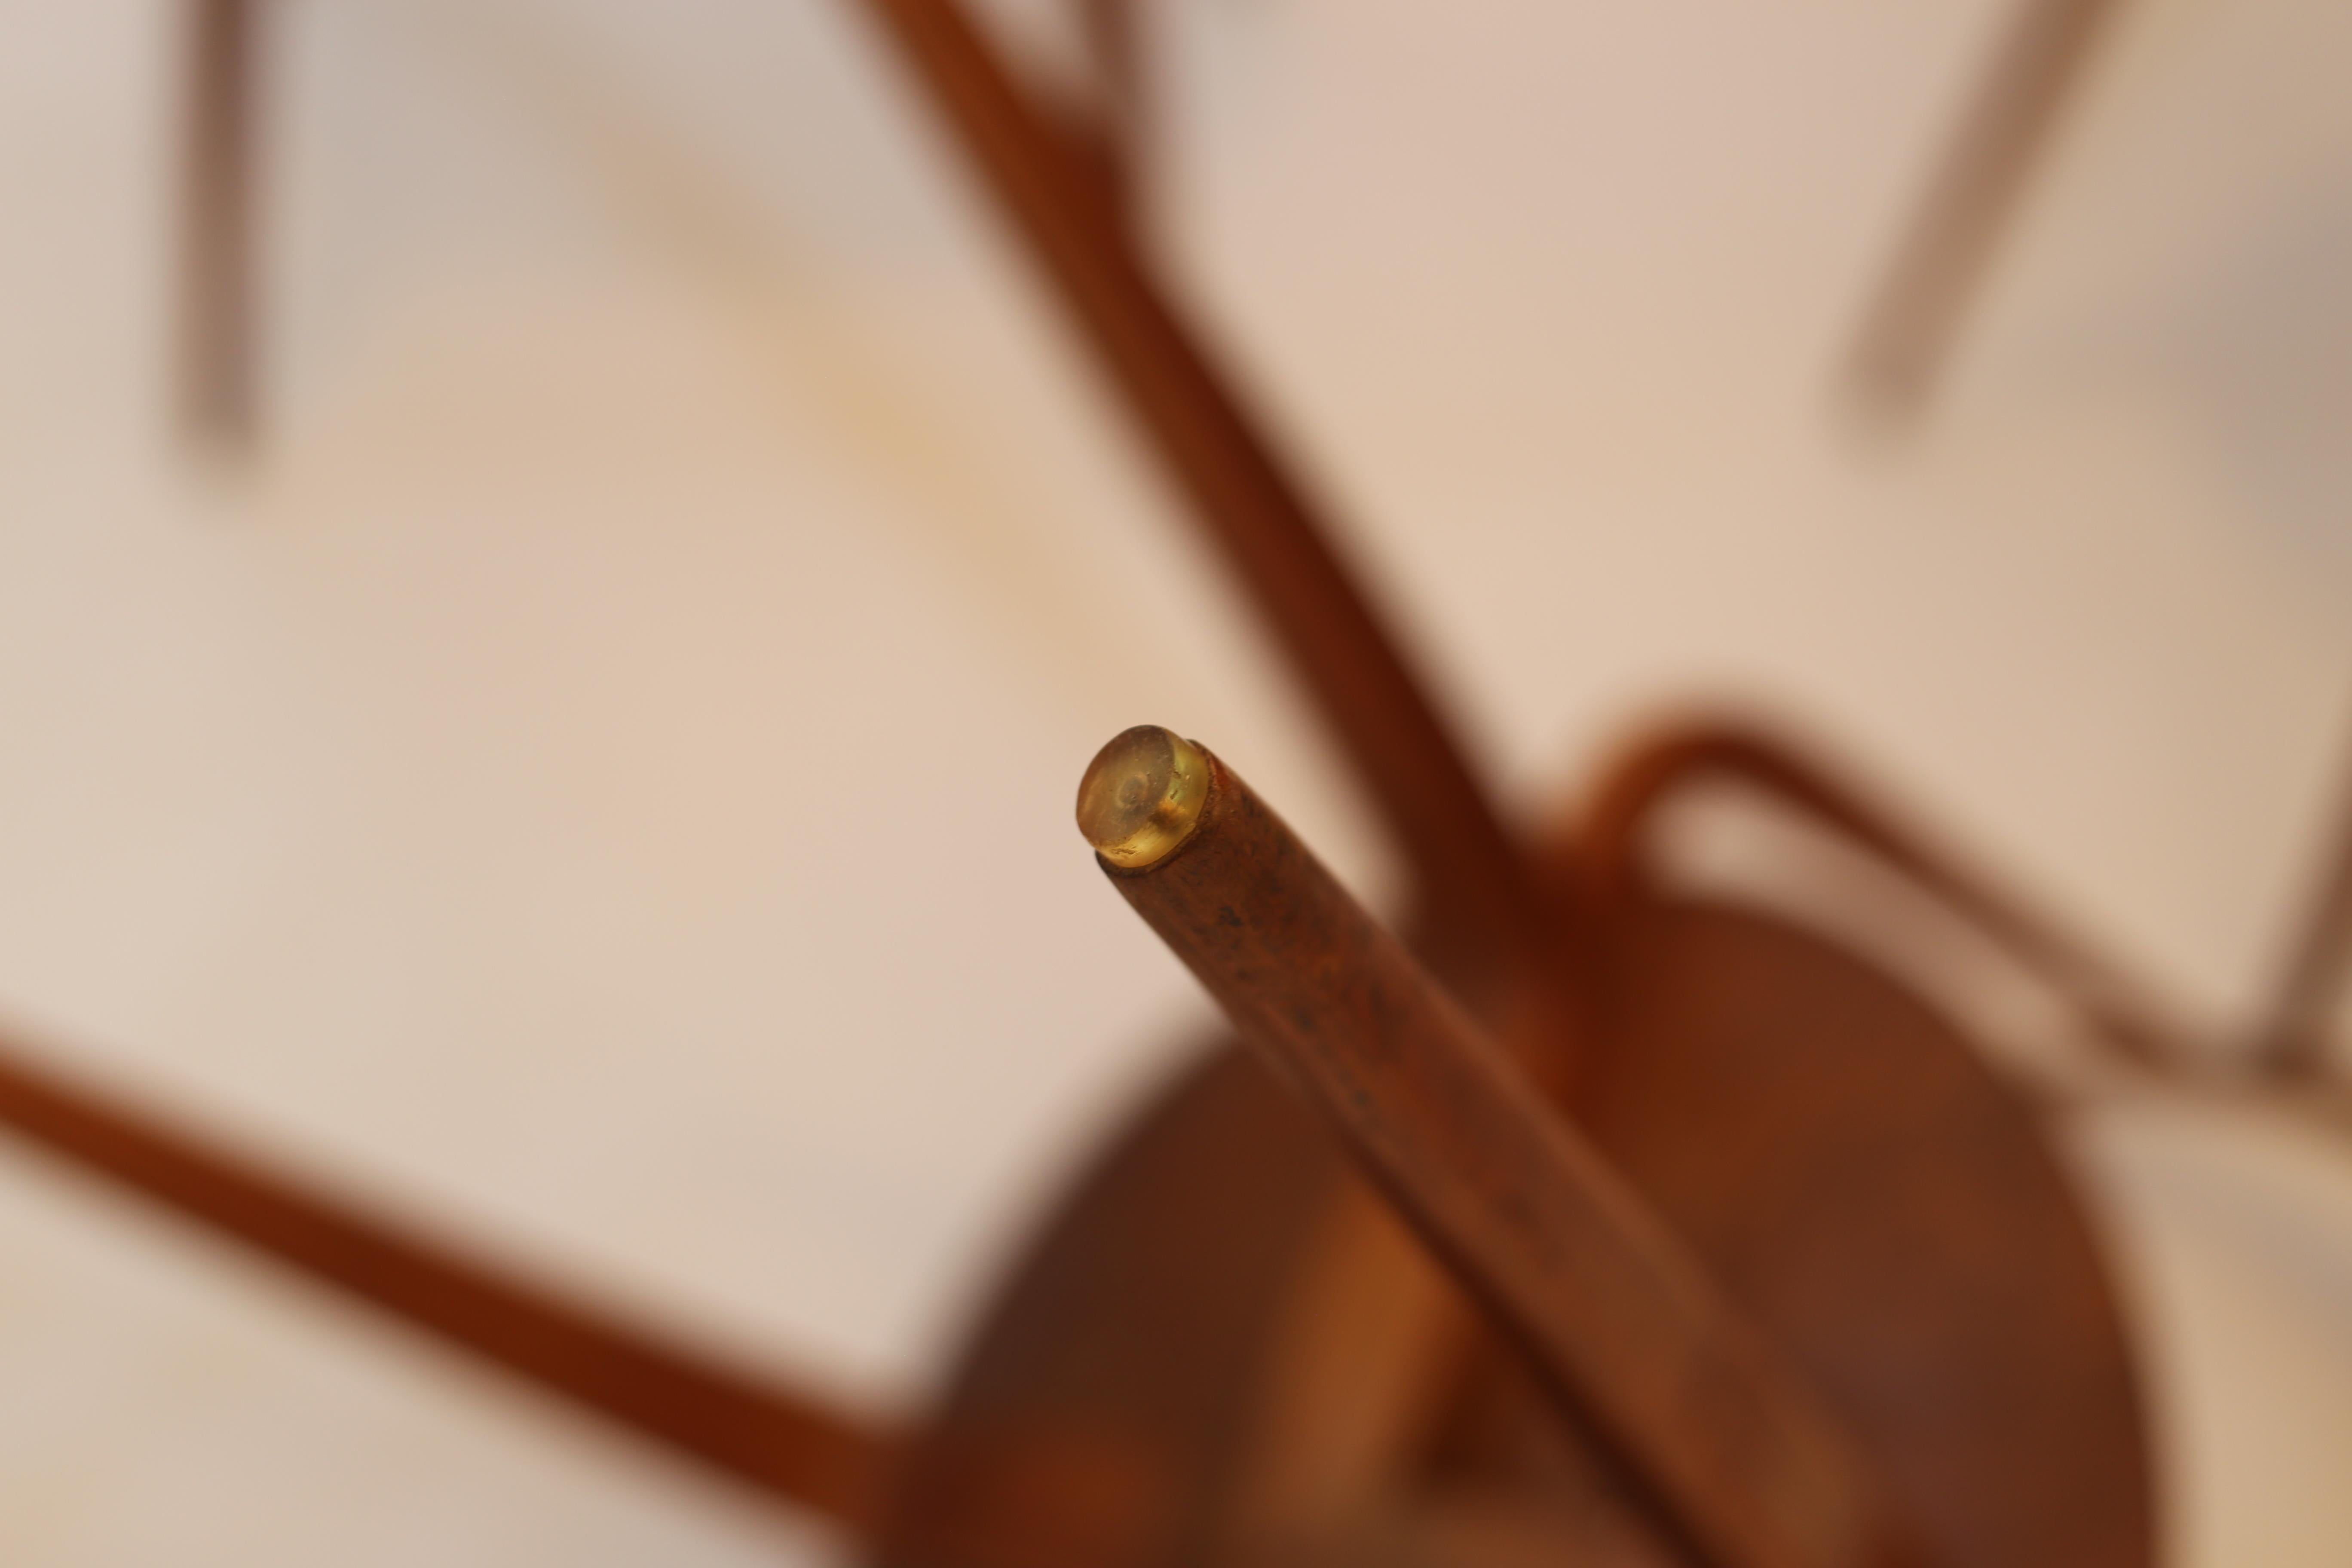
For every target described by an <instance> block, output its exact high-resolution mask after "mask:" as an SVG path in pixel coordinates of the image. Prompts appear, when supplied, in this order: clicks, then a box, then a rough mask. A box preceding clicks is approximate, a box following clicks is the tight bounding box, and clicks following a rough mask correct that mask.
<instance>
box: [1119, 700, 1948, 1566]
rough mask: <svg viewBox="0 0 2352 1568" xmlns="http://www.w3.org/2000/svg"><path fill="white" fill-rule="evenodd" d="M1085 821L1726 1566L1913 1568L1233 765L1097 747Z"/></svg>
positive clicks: (1614, 1179) (1890, 1528) (1654, 1248)
mask: <svg viewBox="0 0 2352 1568" xmlns="http://www.w3.org/2000/svg"><path fill="white" fill-rule="evenodd" d="M1078 824H1079V827H1080V830H1081V831H1082V832H1084V833H1085V835H1086V837H1087V841H1088V842H1089V843H1091V844H1092V845H1094V847H1095V848H1096V851H1097V857H1098V858H1099V859H1100V861H1101V864H1102V866H1103V868H1104V870H1105V872H1106V873H1107V874H1108V876H1109V878H1110V879H1111V882H1112V883H1113V885H1114V886H1116V887H1117V888H1118V890H1119V892H1120V893H1121V894H1122V895H1124V896H1125V898H1126V899H1127V901H1128V902H1129V904H1130V905H1132V906H1133V907H1134V909H1135V910H1136V912H1137V913H1139V914H1140V915H1141V916H1142V917H1143V919H1144V921H1146V922H1147V923H1148V924H1149V925H1150V927H1151V928H1152V930H1153V931H1157V932H1158V933H1159V934H1160V938H1161V940H1163V941H1164V942H1167V943H1168V945H1169V946H1170V947H1171V949H1173V950H1174V951H1175V952H1176V954H1177V956H1178V957H1180V958H1181V959H1182V960H1183V961H1184V962H1185V963H1186V964H1187V965H1189V966H1190V967H1191V969H1192V973H1194V974H1195V975H1196V976H1197V977H1199V979H1200V981H1201V983H1202V984H1203V985H1205V986H1206V987H1207V988H1208V990H1209V991H1210V993H1211V994H1213V995H1214V996H1215V997H1216V999H1217V1001H1218V1002H1219V1004H1220V1005H1223V1008H1224V1010H1225V1012H1226V1014H1227V1016H1229V1017H1230V1018H1231V1019H1232V1020H1233V1023H1234V1027H1235V1028H1236V1029H1238V1030H1239V1031H1240V1033H1241V1035H1242V1037H1243V1038H1244V1039H1245V1040H1247V1041H1249V1043H1250V1044H1251V1045H1252V1046H1253V1047H1255V1048H1256V1049H1257V1050H1258V1051H1260V1052H1261V1053H1262V1054H1264V1055H1265V1057H1266V1058H1268V1059H1269V1060H1270V1061H1271V1062H1272V1063H1273V1064H1274V1065H1275V1066H1276V1068H1278V1069H1279V1070H1280V1071H1281V1072H1282V1073H1283V1074H1284V1075H1285V1076H1286V1077H1287V1078H1288V1079H1290V1080H1291V1082H1292V1083H1293V1084H1294V1085H1295V1086H1296V1087H1297V1089H1299V1090H1300V1091H1301V1092H1302V1093H1303V1094H1304V1095H1305V1096H1306V1098H1307V1100H1309V1101H1310V1102H1312V1103H1313V1104H1315V1105H1316V1106H1318V1108H1319V1109H1320V1110H1322V1111H1323V1112H1324V1113H1325V1114H1326V1115H1327V1116H1328V1118H1329V1119H1330V1120H1331V1121H1332V1122H1333V1123H1334V1124H1335V1125H1336V1126H1337V1128H1338V1129H1339V1131H1340V1133H1341V1134H1342V1135H1343V1136H1344V1138H1345V1139H1346V1141H1347V1142H1348V1144H1349V1148H1350V1149H1351V1150H1352V1152H1354V1154H1355V1155H1356V1157H1357V1159H1358V1160H1359V1161H1360V1163H1362V1164H1363V1166H1364V1167H1365V1168H1366V1169H1367V1171H1368V1172H1369V1173H1370V1174H1371V1175H1372V1176H1373V1177H1374V1178H1375V1179H1376V1180H1377V1181H1378V1182H1379V1183H1380V1184H1381V1185H1382V1187H1383V1188H1384V1189H1385V1190H1386V1191H1387V1192H1388V1194H1390V1196H1391V1198H1392V1200H1393V1201H1394V1202H1395V1203H1396V1205H1397V1206H1398V1208H1399V1209H1400V1210H1402V1212H1403V1214H1404V1215H1405V1216H1406V1217H1407V1218H1408V1219H1409V1220H1410V1221H1411V1222H1412V1224H1413V1226H1415V1227H1416V1229H1418V1231H1419V1232H1420V1234H1421V1235H1422V1237H1423V1239H1424V1240H1425V1241H1426V1242H1427V1243H1428V1244H1429V1246H1430V1247H1431V1248H1432V1249H1433V1251H1434V1252H1436V1253H1437V1254H1438V1255H1439V1256H1440V1258H1442V1259H1443V1260H1444V1262H1445V1263H1446V1264H1447V1265H1448V1266H1449V1267H1450V1268H1451V1269H1452V1270H1453V1271H1454V1274H1455V1275H1456V1276H1457V1277H1458V1278H1459V1279H1461V1280H1462V1282H1463V1283H1464V1284H1465V1286H1466V1287H1468V1289H1470V1290H1471V1292H1472V1293H1473V1294H1474V1295H1475V1297H1476V1298H1477V1299H1478V1300H1480V1301H1481V1303H1482V1304H1483V1305H1484V1306H1485V1308H1486V1310H1487V1311H1488V1313H1489V1315H1490V1316H1491V1317H1492V1318H1493V1319H1494V1320H1495V1321H1496V1323H1497V1324H1498V1326H1500V1327H1501V1328H1502V1329H1504V1330H1505V1331H1507V1332H1508V1333H1510V1334H1511V1335H1513V1336H1514V1337H1515V1338H1516V1339H1517V1340H1518V1341H1519V1342H1520V1343H1521V1344H1522V1345H1523V1346H1524V1347H1525V1348H1526V1350H1527V1351H1528V1353H1529V1354H1530V1356H1531V1357H1532V1358H1533V1360H1534V1362H1535V1363H1536V1364H1537V1365H1538V1367H1539V1368H1540V1369H1541V1370H1542V1371H1543V1373H1545V1374H1546V1375H1547V1377H1548V1378H1549V1380H1550V1383H1551V1385H1552V1387H1553V1390H1554V1392H1555V1394H1558V1395H1559V1396H1561V1397H1562V1398H1563V1400H1564V1401H1565V1402H1566V1403H1567V1404H1569V1405H1570V1406H1572V1407H1574V1408H1576V1409H1579V1410H1581V1411H1584V1412H1587V1413H1589V1414H1590V1415H1591V1416H1592V1418H1593V1419H1594V1420H1595V1422H1596V1424H1597V1425H1598V1426H1600V1428H1601V1431H1602V1432H1603V1433H1604V1434H1606V1435H1607V1436H1609V1438H1610V1439H1611V1440H1612V1442H1614V1443H1615V1444H1616V1445H1617V1446H1618V1447H1619V1448H1620V1450H1621V1452H1622V1454H1623V1455H1624V1457H1625V1458H1627V1459H1629V1460H1630V1461H1631V1462H1632V1463H1633V1467H1634V1468H1635V1470H1636V1471H1637V1472H1638V1473H1639V1474H1641V1475H1642V1476H1643V1477H1644V1478H1645V1479H1647V1480H1648V1482H1649V1483H1650V1485H1651V1486H1652V1487H1653V1488H1654V1490H1655V1492H1656V1494H1657V1495H1658V1497H1659V1498H1660V1499H1661V1500H1662V1501H1663V1503H1664V1507H1665V1509H1666V1510H1667V1512H1668V1514H1669V1515H1670V1517H1671V1519H1672V1521H1674V1522H1675V1524H1676V1525H1677V1526H1679V1528H1680V1529H1681V1530H1682V1531H1686V1532H1687V1535H1688V1537H1689V1538H1690V1539H1692V1540H1694V1541H1695V1542H1696V1543H1697V1544H1698V1545H1699V1546H1700V1547H1701V1549H1702V1550H1703V1552H1704V1553H1705V1554H1706V1557H1707V1558H1708V1559H1709V1560H1710V1561H1712V1562H1715V1563H1718V1564H1723V1565H1726V1568H1860V1565H1862V1564H1889V1563H1910V1562H1913V1561H1915V1560H1916V1559H1915V1558H1913V1557H1912V1556H1911V1555H1910V1554H1909V1553H1908V1552H1906V1550H1905V1549H1904V1548H1903V1547H1902V1545H1901V1544H1900V1537H1899V1536H1898V1535H1897V1533H1896V1531H1895V1520H1894V1515H1893V1513H1892V1511H1891V1510H1890V1509H1889V1508H1888V1506H1887V1504H1886V1503H1885V1500H1884V1499H1883V1498H1882V1497H1881V1496H1880V1494H1879V1492H1878V1490H1877V1489H1876V1487H1875V1486H1874V1483H1873V1481H1872V1479H1871V1478H1870V1477H1869V1476H1868V1475H1867V1474H1866V1473H1865V1471H1864V1469H1863V1468H1862V1466H1861V1464H1860V1462H1859V1461H1858V1459H1857V1458H1856V1457H1855V1456H1854V1455H1853V1453H1852V1452H1851V1451H1850V1450H1849V1448H1848V1447H1847V1445H1846V1443H1845V1441H1844V1439H1843V1436H1842V1435H1841V1433H1840V1432H1839V1430H1838V1428H1837V1426H1836V1425H1835V1424H1834V1422H1833V1421H1832V1419H1831V1417H1830V1416H1829V1415H1828V1414H1827V1413H1826V1412H1825V1411H1824V1410H1823V1409H1822V1408H1821V1407H1820V1406H1818V1405H1816V1404H1815V1402H1814V1400H1813V1398H1812V1397H1811V1394H1810V1392H1809V1391H1808V1390H1807V1388H1806V1387H1805V1386H1804V1385H1803V1384H1801V1382H1800V1381H1799V1380H1798V1379H1797V1377H1796V1376H1795V1375H1794V1374H1793V1373H1790V1371H1789V1370H1788V1369H1787V1368H1785V1367H1784V1366H1783V1365H1782V1364H1781V1363H1780V1361H1779V1359H1778V1358H1777V1357H1776V1356H1775V1355H1774V1354H1773V1353H1771V1352H1770V1351H1769V1347H1768V1346H1767V1345H1766V1344H1765V1343H1764V1342H1763V1341H1762V1340H1761V1339H1760V1338H1759V1336H1758V1335H1757V1334H1756V1333H1755V1332H1754V1331H1751V1330H1750V1329H1749V1328H1748V1326H1747V1325H1746V1324H1745V1323H1744V1321H1741V1319H1740V1318H1739V1317H1738V1314H1737V1313H1736V1312H1735V1311H1734V1310H1732V1309H1731V1307H1730V1306H1729V1305H1728V1304H1727V1302H1726V1301H1725V1300H1723V1299H1722V1297H1721V1296H1720V1295H1719V1294H1718V1293H1717V1290H1716V1289H1715V1287H1714V1285H1713V1284H1712V1282H1711V1281H1710V1280H1709V1279H1708V1278H1707V1277H1706V1273H1705V1272H1704V1271H1703V1269H1702V1268H1700V1267H1699V1265H1698V1264H1697V1262H1696V1259H1695V1258H1693V1257H1692V1256H1691V1255H1690V1253H1689V1252H1688V1251H1687V1250H1686V1249H1685V1247H1683V1246H1682V1244H1681V1243H1680V1241H1679V1240H1678V1238H1676V1237H1675V1236H1674V1235H1673V1234H1672V1232H1671V1231H1669V1230H1668V1229H1667V1227H1666V1226H1664V1223H1663V1222H1661V1221H1660V1220H1659V1219H1657V1218H1656V1216H1655V1215H1653V1214H1652V1212H1651V1211H1650V1209H1649V1207H1648V1206H1647V1205H1646V1204H1644V1203H1643V1200H1642V1199H1641V1198H1640V1196H1639V1195H1638V1194H1636V1193H1635V1192H1634V1191H1633V1189H1632V1187H1631V1186H1629V1185H1628V1184H1626V1182H1625V1181H1624V1180H1623V1179H1622V1177H1621V1176H1619V1175H1618V1174H1617V1173H1616V1171H1615V1170H1614V1168H1613V1167H1612V1166H1611V1165H1610V1164H1609V1163H1608V1162H1607V1161H1606V1160H1605V1159H1604V1158H1603V1157H1602V1156H1601V1154H1600V1153H1599V1152H1597V1151H1596V1150H1595V1149H1594V1148H1593V1147H1592V1146H1591V1144H1589V1143H1587V1142H1585V1141H1584V1140H1583V1139H1582V1138H1581V1137H1580V1136H1579V1135H1578V1134H1577V1133H1576V1132H1575V1131H1573V1130H1572V1129H1571V1128H1570V1126H1569V1124H1568V1123H1567V1122H1566V1121H1563V1120H1562V1119H1561V1118H1559V1116H1557V1115H1555V1114H1553V1113H1552V1112H1551V1111H1550V1110H1549V1109H1548V1108H1547V1107H1545V1106H1544V1105H1543V1104H1542V1103H1541V1101H1540V1100H1538V1097H1537V1096H1536V1094H1535V1092H1534V1090H1533V1089H1531V1087H1530V1086H1529V1085H1528V1082H1527V1081H1526V1080H1525V1079H1522V1078H1521V1077H1520V1076H1519V1075H1518V1074H1517V1071H1516V1070H1515V1069H1514V1068H1512V1066H1511V1065H1510V1064H1509V1063H1508V1062H1507V1060H1506V1058H1504V1057H1503V1055H1502V1054H1501V1052H1500V1050H1499V1049H1498V1048H1497V1047H1495V1046H1494V1045H1493V1044H1491V1043H1490V1042H1489V1041H1487V1040H1486V1039H1485V1038H1484V1037H1481V1036H1480V1034H1479V1033H1478V1031H1477V1029H1476V1028H1475V1026H1473V1025H1472V1024H1471V1023H1470V1022H1469V1021H1468V1019H1467V1017H1466V1016H1465V1015H1464V1013H1463V1012H1462V1011H1461V1010H1460V1009H1459V1008H1457V1007H1456V1006H1455V1005H1454V1003H1453V1002H1452V1000H1451V999H1450V998H1448V997H1447V996H1446V995H1445V994H1444V993H1443V992H1441V991H1440V990H1439V989H1438V988H1437V986H1436V984H1434V983H1433V981H1432V980H1430V978H1429V977H1428V976H1427V975H1426V974H1425V973H1423V971H1422V970H1421V969H1420V968H1419V967H1418V966H1417V965H1416V964H1415V963H1414V962H1413V960H1412V957H1411V956H1410V955H1409V954H1408V953H1407V952H1405V950H1404V949H1403V947H1402V945H1401V944H1400V943H1399V942H1397V941H1396V939H1395V938H1393V937H1392V936H1391V935H1390V934H1389V933H1388V932H1387V931H1384V930H1383V929H1381V926H1380V925H1379V924H1378V923H1377V922H1375V921H1373V920H1372V919H1371V917H1370V916H1369V915H1368V914H1366V913H1365V912H1364V911H1363V910H1362V909H1361V908H1360V906H1358V905H1357V904H1356V903H1355V901H1354V900H1352V899H1350V898H1349V895H1348V894H1347V892H1346V891H1345V890H1343V889H1341V888H1340V887H1339V884H1338V883H1337V882H1336V881H1334V880H1333V879H1332V878H1331V876H1330V874H1329V873H1328V872H1327V871H1326V870H1324V868H1322V866H1321V865H1320V864H1318V862H1317V861H1316V859H1315V858H1314V857H1313V856H1312V855H1311V854H1309V853H1308V852H1307V849H1306V847H1304V846H1303V845H1301V844H1300V843H1299V841H1298V840H1297V837H1294V836H1293V835H1292V833H1291V832H1290V830H1289V828H1287V827H1286V826H1284V824H1283V823H1282V821H1281V820H1280V819H1279V818H1278V817H1276V816H1275V815H1274V813H1273V812H1272V811H1271V810H1269V809H1268V808H1267V807H1266V806H1265V804H1264V803H1263V802H1261V801H1260V800H1259V799H1258V798H1257V797H1256V796H1255V795H1253V794H1252V793H1251V792H1250V790H1249V787H1248V786H1247V785H1246V784H1244V783H1243V782H1242V781H1241V779H1240V778H1239V777H1237V776H1236V775H1235V774H1234V773H1233V772H1232V770H1230V769H1228V768H1226V767H1225V766H1224V765H1223V763H1219V762H1218V761H1217V760H1216V759H1215V758H1214V757H1213V756H1212V755H1210V754H1209V753H1208V752H1206V751H1204V750H1202V749H1201V748H1199V747H1197V746H1195V745H1193V744H1192V743H1190V742H1185V741H1183V740H1181V739H1180V738H1178V737H1177V736H1175V735H1173V734H1171V732H1170V731H1165V730H1160V729H1155V728H1151V727H1149V726H1146V727H1142V728H1139V729H1136V730H1130V731H1127V732H1126V733H1125V734H1122V735H1120V736H1118V738H1117V739H1115V740H1114V741H1112V742H1110V744H1108V746H1106V747H1104V749H1103V751H1102V752H1101V753H1100V754H1099V755H1098V756H1097V757H1096V759H1095V761H1094V763H1093V765H1092V766H1091V767H1089V768H1088V770H1087V776H1086V779H1085V782H1084V783H1083V784H1081V786H1080V790H1079V796H1078Z"/></svg>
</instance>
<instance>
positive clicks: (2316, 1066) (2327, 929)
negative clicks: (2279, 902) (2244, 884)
mask: <svg viewBox="0 0 2352 1568" xmlns="http://www.w3.org/2000/svg"><path fill="white" fill-rule="evenodd" d="M2339 810H2340V812H2341V816H2340V818H2339V820H2338V821H2337V823H2336V828H2335V838H2334V840H2333V841H2332V842H2331V843H2330V844H2329V845H2328V846H2327V847H2326V854H2327V856H2328V859H2327V862H2326V865H2325V866H2324V867H2323V868H2322V869H2321V873H2320V880H2319V886H2318V889H2317V891H2316V896H2315V897H2314V899H2313V900H2312V902H2311V908H2310V912H2309V913H2308V914H2306V915H2305V917H2304V922H2303V928H2302V931H2301V933H2300V934H2299V935H2298V937H2297V939H2296V941H2295V945H2294V949H2293V950H2292V952H2290V954H2289V956H2288V959H2287V965H2286V972H2285V973H2284V975H2283V976H2282V977H2281V979H2280V983H2279V987H2278V994H2277V995H2276V997H2275V998H2274V999H2273V1001H2272V1003H2271V1006H2270V1010H2269V1013H2268V1015H2267V1016H2265V1017H2264V1019H2263V1025H2262V1028H2261V1031H2260V1033H2259V1034H2258V1035H2257V1036H2256V1037H2255V1061H2256V1064H2257V1065H2258V1066H2259V1067H2260V1068H2262V1069H2263V1071H2265V1072H2270V1073H2275V1074H2279V1075H2281V1076H2284V1077H2289V1078H2310V1077H2313V1076H2315V1075H2316V1074H2318V1073H2320V1072H2322V1071H2324V1070H2325V1069H2326V1066H2327V1043H2328V1028H2327V1026H2328V1021H2329V1019H2330V1018H2331V1017H2332V1016H2334V1014H2335V1011H2336V1003H2337V1002H2338V1001H2340V1000H2341V999H2342V998H2343V995H2344V987H2345V984H2346V982H2347V980H2352V788H2347V790H2346V792H2345V796H2344V802H2343V805H2342V806H2341V807H2340V808H2339Z"/></svg>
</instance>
